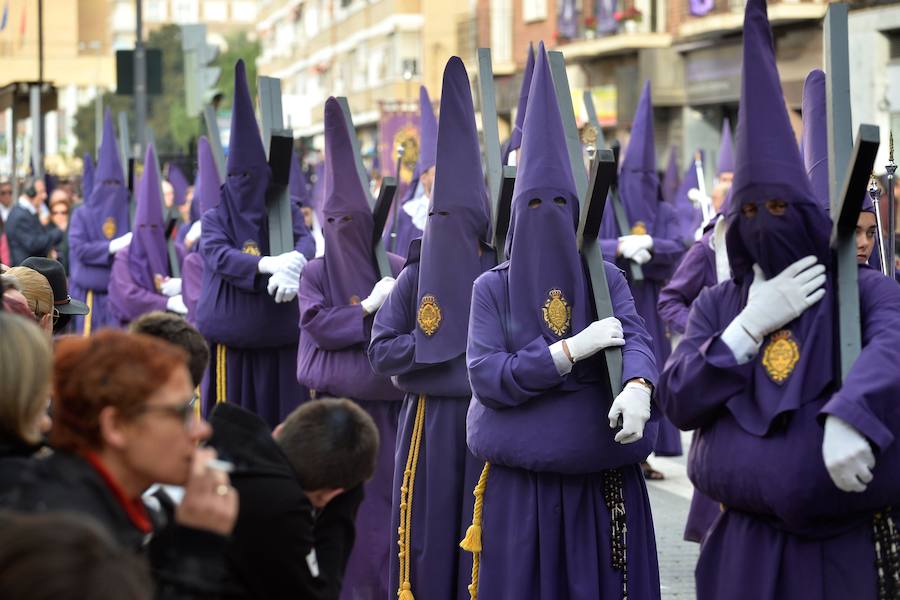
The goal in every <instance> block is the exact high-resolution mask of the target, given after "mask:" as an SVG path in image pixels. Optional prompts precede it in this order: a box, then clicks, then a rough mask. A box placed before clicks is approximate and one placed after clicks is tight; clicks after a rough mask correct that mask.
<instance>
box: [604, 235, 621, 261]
mask: <svg viewBox="0 0 900 600" xmlns="http://www.w3.org/2000/svg"><path fill="white" fill-rule="evenodd" d="M600 251H601V252H603V259H604V260H608V261H609V262H615V261H616V258H618V253H619V238H604V239H601V240H600Z"/></svg>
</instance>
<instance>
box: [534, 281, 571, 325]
mask: <svg viewBox="0 0 900 600" xmlns="http://www.w3.org/2000/svg"><path fill="white" fill-rule="evenodd" d="M541 310H542V311H543V313H544V321H545V322H546V323H547V327H549V328H550V331H552V332H553V333H554V334H556V335H558V336H562V335H563V334H565V333H566V332H567V331H568V330H569V324H570V323H571V322H572V307H571V306H569V303H568V302H566V299H565V297H564V296H563V293H562V290H558V289H552V290H550V294H549V296H548V298H547V301H546V302H545V303H544V306H543V308H542V309H541Z"/></svg>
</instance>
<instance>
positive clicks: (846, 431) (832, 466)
mask: <svg viewBox="0 0 900 600" xmlns="http://www.w3.org/2000/svg"><path fill="white" fill-rule="evenodd" d="M822 458H823V459H824V460H825V468H826V469H828V475H829V476H830V477H831V481H833V482H834V485H836V486H837V487H838V489H840V490H843V491H845V492H864V491H866V486H867V485H868V484H869V482H871V481H872V478H873V475H872V469H873V468H875V454H874V453H873V452H872V447H871V446H870V445H869V441H868V440H867V439H866V438H865V437H863V435H862V434H860V433H859V432H858V431H857V430H856V429H854V428H853V426H851V425H850V424H848V423H847V422H846V421H844V420H843V419H841V418H840V417H836V416H834V415H828V417H827V418H826V419H825V436H824V438H823V439H822Z"/></svg>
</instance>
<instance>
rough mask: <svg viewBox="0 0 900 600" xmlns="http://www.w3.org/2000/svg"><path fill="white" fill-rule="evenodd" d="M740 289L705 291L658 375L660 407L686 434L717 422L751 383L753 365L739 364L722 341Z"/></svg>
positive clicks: (729, 285) (725, 286)
mask: <svg viewBox="0 0 900 600" xmlns="http://www.w3.org/2000/svg"><path fill="white" fill-rule="evenodd" d="M740 295H741V290H740V288H738V287H737V286H736V285H734V284H733V283H727V284H722V285H719V286H716V287H714V288H707V289H705V290H703V291H702V292H700V296H699V297H698V298H697V300H696V301H695V302H694V304H693V306H692V307H691V312H690V316H689V318H688V325H687V329H686V331H685V335H684V338H683V339H682V340H681V343H680V344H678V347H677V348H676V349H675V351H674V352H673V353H672V356H670V357H669V360H668V363H667V364H666V369H665V370H664V371H663V373H662V375H661V376H660V381H659V387H658V392H659V394H658V402H659V404H660V406H661V407H662V409H663V412H665V413H666V416H667V417H669V419H670V420H671V421H672V423H674V424H675V426H676V427H678V428H679V429H683V430H688V429H696V428H698V427H701V426H702V425H704V424H705V423H707V422H708V421H710V420H711V419H715V417H716V412H717V410H718V409H719V408H721V407H723V406H725V404H726V402H727V401H728V400H729V399H730V398H731V397H732V396H734V395H735V394H737V393H738V392H740V391H741V390H742V389H743V388H744V387H745V386H746V385H747V384H748V383H749V381H750V378H751V376H752V372H753V361H750V362H748V363H746V364H743V365H738V364H737V361H736V360H735V357H734V354H732V352H731V350H730V349H729V348H728V346H726V345H725V343H724V342H722V340H721V339H719V336H720V335H721V334H722V332H723V331H724V330H725V327H727V326H728V324H729V323H730V322H731V320H732V319H733V318H734V316H735V315H737V312H738V311H739V309H740V306H741V298H740Z"/></svg>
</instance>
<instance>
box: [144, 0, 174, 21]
mask: <svg viewBox="0 0 900 600" xmlns="http://www.w3.org/2000/svg"><path fill="white" fill-rule="evenodd" d="M168 8H169V7H168V2H167V1H166V0H147V2H145V3H144V14H143V17H144V18H145V19H147V22H148V23H164V22H165V21H167V20H168V19H169V11H168V10H167V9H168Z"/></svg>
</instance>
